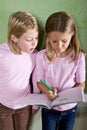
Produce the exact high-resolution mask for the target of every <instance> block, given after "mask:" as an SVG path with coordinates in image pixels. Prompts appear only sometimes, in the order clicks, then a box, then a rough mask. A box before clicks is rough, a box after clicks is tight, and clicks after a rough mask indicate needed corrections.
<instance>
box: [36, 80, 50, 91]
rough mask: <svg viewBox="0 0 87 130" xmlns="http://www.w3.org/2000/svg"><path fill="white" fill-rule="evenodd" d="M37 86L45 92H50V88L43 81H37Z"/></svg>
mask: <svg viewBox="0 0 87 130" xmlns="http://www.w3.org/2000/svg"><path fill="white" fill-rule="evenodd" d="M37 86H38V88H39V89H40V90H41V91H42V92H43V93H45V94H47V93H48V92H49V90H48V89H47V88H46V87H45V86H44V85H43V84H42V83H40V82H37Z"/></svg>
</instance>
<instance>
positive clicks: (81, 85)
mask: <svg viewBox="0 0 87 130" xmlns="http://www.w3.org/2000/svg"><path fill="white" fill-rule="evenodd" d="M75 87H83V89H85V82H82V83H76V84H75Z"/></svg>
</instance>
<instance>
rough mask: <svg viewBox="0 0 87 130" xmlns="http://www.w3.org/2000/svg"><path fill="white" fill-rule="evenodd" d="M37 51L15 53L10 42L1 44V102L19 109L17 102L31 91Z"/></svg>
mask: <svg viewBox="0 0 87 130" xmlns="http://www.w3.org/2000/svg"><path fill="white" fill-rule="evenodd" d="M35 57H36V52H34V53H32V54H28V53H25V52H22V54H18V55H16V54H14V53H12V52H11V51H10V49H9V47H8V44H7V43H4V44H1V45H0V103H2V104H3V105H5V106H7V107H9V108H13V109H18V107H16V106H15V104H16V102H17V101H18V100H20V99H21V98H23V97H24V96H26V95H27V94H29V93H30V84H29V80H30V75H31V73H32V71H33V69H34V67H35V59H36V58H35Z"/></svg>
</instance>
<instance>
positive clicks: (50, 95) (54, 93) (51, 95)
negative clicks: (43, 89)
mask: <svg viewBox="0 0 87 130" xmlns="http://www.w3.org/2000/svg"><path fill="white" fill-rule="evenodd" d="M47 97H48V99H49V100H53V99H55V98H56V97H57V89H56V88H53V91H50V90H49V91H48V93H47Z"/></svg>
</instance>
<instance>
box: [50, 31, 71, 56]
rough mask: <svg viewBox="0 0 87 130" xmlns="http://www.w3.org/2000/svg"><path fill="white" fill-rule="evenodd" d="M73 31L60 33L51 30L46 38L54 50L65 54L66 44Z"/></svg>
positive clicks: (68, 42) (68, 43)
mask: <svg viewBox="0 0 87 130" xmlns="http://www.w3.org/2000/svg"><path fill="white" fill-rule="evenodd" d="M72 36H73V33H61V32H55V31H52V32H50V33H48V39H49V40H50V43H51V46H52V47H53V49H54V50H55V52H56V53H57V54H58V55H60V56H61V54H63V53H64V54H65V53H66V50H67V48H68V46H69V45H70V41H71V38H72Z"/></svg>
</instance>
